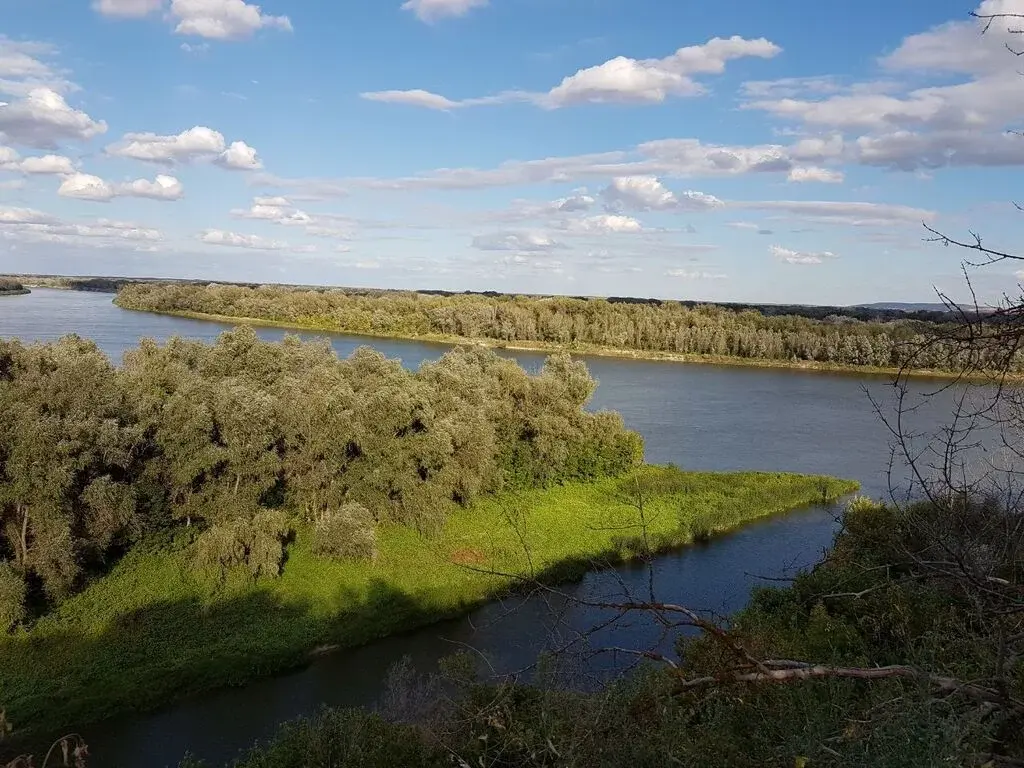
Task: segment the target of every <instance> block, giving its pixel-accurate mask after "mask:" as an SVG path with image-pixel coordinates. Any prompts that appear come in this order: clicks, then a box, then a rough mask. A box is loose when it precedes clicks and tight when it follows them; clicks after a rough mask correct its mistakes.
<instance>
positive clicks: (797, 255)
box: [768, 245, 836, 265]
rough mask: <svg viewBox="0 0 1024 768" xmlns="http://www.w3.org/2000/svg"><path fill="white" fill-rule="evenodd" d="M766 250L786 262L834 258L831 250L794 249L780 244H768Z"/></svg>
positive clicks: (799, 262) (813, 261)
mask: <svg viewBox="0 0 1024 768" xmlns="http://www.w3.org/2000/svg"><path fill="white" fill-rule="evenodd" d="M768 252H769V253H770V254H771V255H772V256H774V257H775V258H776V259H778V260H779V261H784V262H786V263H787V264H805V265H808V264H821V263H822V262H823V261H826V260H827V259H834V258H836V255H835V254H834V253H832V252H831V251H818V252H810V251H794V250H792V249H790V248H783V247H782V246H781V245H772V246H769V248H768Z"/></svg>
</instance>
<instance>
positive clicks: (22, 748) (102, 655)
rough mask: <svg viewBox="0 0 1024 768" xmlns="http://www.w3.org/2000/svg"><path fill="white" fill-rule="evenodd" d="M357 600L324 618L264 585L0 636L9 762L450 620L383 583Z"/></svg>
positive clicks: (2, 748)
mask: <svg viewBox="0 0 1024 768" xmlns="http://www.w3.org/2000/svg"><path fill="white" fill-rule="evenodd" d="M343 599H346V600H350V601H351V602H350V604H352V605H355V606H356V607H355V608H354V609H352V610H348V611H344V612H341V613H338V614H337V615H334V616H329V617H324V616H323V615H322V613H321V614H319V615H318V614H317V612H315V611H314V610H312V608H311V606H310V605H307V604H304V603H302V602H283V601H281V600H280V599H278V598H277V597H276V596H274V595H273V594H271V593H270V592H269V591H267V590H264V589H260V588H259V587H258V586H257V587H255V588H254V589H253V590H252V591H250V592H247V593H245V594H242V595H238V596H233V597H230V598H227V599H224V600H222V601H219V602H216V603H214V604H212V605H210V604H204V603H203V602H201V601H200V600H198V599H192V598H190V599H184V600H179V601H173V602H159V603H154V604H153V605H149V606H146V607H145V608H142V609H138V610H135V611H132V612H130V613H126V614H124V615H122V616H120V617H118V619H117V620H116V621H114V622H112V623H111V624H110V625H109V626H108V627H107V628H106V629H105V631H103V632H102V633H101V634H99V635H97V636H94V637H84V636H81V635H75V634H70V633H59V634H58V633H56V632H53V633H48V634H46V635H29V636H27V637H24V638H17V639H13V638H12V639H10V640H6V641H5V640H0V658H2V659H3V661H2V663H0V702H2V705H3V706H5V707H6V708H7V716H8V719H9V720H10V722H11V723H13V725H14V727H15V731H14V734H13V737H12V738H11V739H9V740H7V741H4V742H2V743H0V764H4V760H8V759H11V758H12V757H14V756H15V755H18V754H21V753H24V752H35V753H36V754H41V753H44V752H45V751H46V749H48V748H49V746H50V744H51V743H52V742H53V740H54V739H55V738H57V737H59V736H61V735H63V734H64V732H65V731H66V730H68V729H79V728H82V727H83V726H85V725H87V724H90V723H95V722H98V721H100V720H103V719H106V718H110V717H112V716H114V715H117V714H123V713H127V712H143V711H149V710H154V709H156V708H158V707H160V706H161V705H167V704H170V703H172V702H177V701H179V700H181V699H183V698H186V697H188V696H191V695H195V694H197V693H200V692H202V691H208V690H210V689H213V688H217V687H226V686H238V685H243V684H245V683H247V682H249V681H251V680H253V679H255V678H258V677H262V676H266V675H269V674H272V673H275V672H283V671H286V670H291V669H295V668H297V667H300V666H303V665H304V664H305V663H307V662H308V661H309V660H310V658H311V653H310V651H311V649H315V648H317V647H322V646H325V645H327V646H338V647H351V646H355V645H360V644H363V643H367V642H369V641H371V640H374V639H376V638H378V637H383V636H385V635H389V634H393V633H395V632H397V631H401V630H403V629H411V628H413V627H416V626H421V625H423V624H426V623H429V622H432V621H434V620H438V619H441V618H445V616H441V615H438V613H437V612H436V611H435V610H431V609H429V608H428V607H426V606H424V605H423V604H422V603H421V602H420V601H419V600H417V599H416V598H415V597H413V596H410V595H408V594H406V593H404V592H402V591H400V590H397V589H395V588H393V587H392V586H391V585H389V584H388V583H387V582H384V581H382V580H377V581H374V582H372V583H371V584H370V586H369V588H368V589H367V590H365V591H363V590H361V591H360V593H359V594H358V596H357V595H354V594H351V593H349V594H344V590H343Z"/></svg>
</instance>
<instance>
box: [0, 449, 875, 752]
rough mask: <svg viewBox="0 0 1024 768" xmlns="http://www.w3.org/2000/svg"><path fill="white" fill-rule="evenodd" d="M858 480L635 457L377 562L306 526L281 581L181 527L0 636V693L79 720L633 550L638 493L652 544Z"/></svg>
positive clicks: (384, 550)
mask: <svg viewBox="0 0 1024 768" xmlns="http://www.w3.org/2000/svg"><path fill="white" fill-rule="evenodd" d="M855 488H856V483H852V482H848V481H841V480H833V479H828V478H820V477H809V476H803V475H792V474H767V473H737V474H711V473H690V472H682V471H680V470H677V469H674V468H659V467H645V468H643V469H642V470H640V471H638V472H637V473H635V474H632V475H627V476H624V477H622V478H618V479H605V480H601V481H597V482H594V483H589V484H582V483H578V484H569V485H564V486H557V487H552V488H548V489H535V490H526V491H522V492H517V493H505V494H502V495H499V496H496V497H482V498H480V499H479V500H478V501H477V502H476V504H475V505H474V506H473V507H472V508H471V509H467V510H458V511H456V512H455V513H454V514H453V515H452V516H451V517H450V518H449V519H448V521H447V523H446V525H445V527H444V529H443V531H442V532H441V533H440V534H438V535H435V536H431V537H425V536H423V535H421V534H419V533H417V532H415V531H414V530H413V529H411V528H408V527H406V526H401V525H397V524H384V525H382V526H380V527H379V529H378V531H377V537H376V547H377V556H376V558H375V559H374V560H372V561H337V560H330V559H324V558H320V557H317V556H315V555H314V554H313V553H312V544H311V542H312V541H314V540H315V539H314V536H315V532H314V531H313V530H312V529H301V530H299V532H298V537H297V540H296V541H295V542H294V543H292V544H290V545H289V547H288V550H287V562H286V564H285V567H284V569H283V571H282V575H281V577H280V578H278V579H273V580H262V581H257V582H254V581H253V580H252V579H251V578H250V577H249V576H248V574H245V573H234V574H232V575H231V576H230V577H229V578H228V579H226V580H221V579H219V578H215V577H213V576H210V575H208V574H204V573H203V572H197V571H196V570H195V569H194V567H193V562H194V561H193V557H192V555H191V549H190V544H189V541H188V535H187V532H186V533H179V534H178V536H177V537H176V538H174V539H168V540H163V541H154V540H151V541H149V542H148V543H146V544H143V545H140V546H137V547H136V548H135V549H134V550H133V551H131V552H130V553H129V554H128V555H127V556H126V557H125V558H124V559H123V560H122V561H121V562H120V563H119V564H118V565H117V566H116V567H115V568H114V569H113V571H112V572H111V573H110V574H109V575H108V576H106V577H105V578H103V579H102V580H100V581H98V582H96V583H94V584H92V585H91V586H90V587H89V588H88V589H86V590H85V591H84V592H82V593H81V594H79V595H77V596H75V597H72V598H71V599H69V600H68V601H66V602H65V603H63V604H62V605H61V606H60V607H59V608H58V609H57V610H56V611H55V612H53V613H52V614H50V615H49V616H47V617H44V618H43V619H41V620H40V621H39V622H38V623H37V624H36V625H35V627H34V628H33V629H32V630H31V631H25V630H22V631H20V632H18V633H16V634H14V635H10V636H7V637H3V638H0V658H2V659H3V664H2V665H0V691H2V693H3V699H4V705H5V706H6V707H7V711H8V715H9V717H10V720H11V722H13V723H16V724H17V726H18V727H19V728H21V729H30V730H33V731H35V732H36V733H39V732H41V731H47V730H49V729H57V728H60V727H63V726H66V725H71V724H74V725H78V726H80V725H82V724H84V723H85V722H87V721H91V720H97V719H101V718H103V717H106V716H109V715H112V714H114V713H115V712H117V711H119V710H125V709H131V708H137V709H141V708H146V707H150V706H153V705H156V704H159V703H162V702H165V701H166V700H168V699H171V698H173V697H175V696H180V695H183V694H186V693H188V692H193V691H197V690H201V689H205V688H211V687H214V686H221V685H228V684H239V683H242V682H245V681H247V680H249V679H252V678H254V677H256V676H258V675H263V674H267V673H269V672H272V671H276V670H280V669H282V668H285V667H288V666H290V665H295V664H300V663H302V661H303V660H304V659H305V658H306V655H307V653H308V652H309V651H310V649H313V648H315V647H317V646H321V645H324V644H337V645H341V646H346V645H354V644H359V643H364V642H367V641H369V640H372V639H374V638H377V637H381V636H384V635H387V634H389V633H392V632H395V631H397V630H402V629H408V628H411V627H414V626H417V625H421V624H424V623H427V622H430V621H434V620H437V619H440V618H442V617H447V616H453V615H456V614H459V613H462V612H464V611H466V610H468V609H469V608H470V607H472V606H475V605H477V604H479V603H480V602H481V601H484V600H486V599H488V598H491V597H493V596H495V595H496V594H498V593H500V592H502V591H504V590H508V589H509V588H511V587H514V586H515V584H516V582H515V581H514V580H512V579H509V578H505V577H502V576H499V575H495V574H494V573H481V572H480V571H481V570H483V571H492V572H502V573H515V574H521V575H523V576H531V575H532V576H536V577H538V578H543V579H551V580H555V579H569V578H573V577H578V576H580V575H582V573H583V572H584V571H585V570H587V569H588V568H592V567H594V566H595V564H600V563H601V562H602V561H615V560H618V559H620V558H623V557H629V556H631V553H634V552H635V551H636V550H637V548H638V547H637V542H636V540H635V535H633V533H632V531H630V530H628V529H626V530H624V526H630V525H637V524H639V511H638V500H639V499H638V495H637V490H638V489H639V491H640V496H642V498H643V506H644V517H645V518H646V521H647V525H648V529H649V541H650V542H651V545H652V547H671V546H676V545H681V544H684V543H686V542H688V541H690V540H691V539H692V538H693V537H694V536H705V535H707V534H708V533H712V532H715V531H724V530H728V529H730V528H734V527H736V526H739V525H741V524H742V523H745V522H747V521H750V520H753V519H756V518H760V517H765V516H768V515H772V514H776V513H781V512H785V511H788V510H791V509H794V508H798V507H801V506H804V505H807V504H809V503H812V502H817V501H821V500H822V498H823V497H824V498H828V499H835V498H837V497H839V496H841V495H844V494H847V493H850V492H852V491H853V490H855ZM610 528H616V529H618V530H609V529H610ZM630 538H632V539H633V540H632V541H630V540H629V539H630ZM524 542H525V544H526V546H527V547H528V549H529V558H527V557H526V554H525V552H524V549H523V543H524ZM531 564H532V567H533V569H534V571H533V572H532V573H531V570H530V565H531Z"/></svg>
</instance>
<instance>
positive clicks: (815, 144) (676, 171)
mask: <svg viewBox="0 0 1024 768" xmlns="http://www.w3.org/2000/svg"><path fill="white" fill-rule="evenodd" d="M1022 145H1024V143H1022ZM838 152H841V142H840V145H839V146H838V147H837V145H836V142H835V140H834V139H833V138H828V139H816V140H814V141H808V140H801V141H799V142H797V143H796V144H794V145H792V146H791V147H787V146H783V145H778V144H765V145H756V146H749V147H742V146H728V145H718V144H703V143H702V142H701V141H700V140H698V139H661V140H658V141H649V142H645V143H643V144H640V145H638V146H636V147H634V148H633V149H632V150H629V151H613V152H601V153H594V154H587V155H569V156H563V157H548V158H543V159H540V160H510V161H507V162H504V163H502V164H500V165H498V166H496V167H494V168H439V169H436V170H433V171H429V172H427V173H423V174H420V175H417V176H406V177H399V178H391V179H387V178H348V179H323V178H307V179H303V178H297V179H289V178H282V177H279V176H271V175H268V174H261V175H259V176H257V177H255V178H254V179H253V182H254V183H257V184H260V185H261V186H265V187H269V188H281V189H292V190H299V191H301V192H302V193H303V194H306V195H309V196H311V197H316V198H321V197H335V196H345V195H348V194H349V193H350V190H351V188H354V187H360V188H364V189H375V190H389V191H404V190H424V189H486V188H492V187H504V186H523V185H530V184H544V183H559V184H561V183H566V182H577V181H585V180H591V179H602V180H603V179H608V178H615V177H621V176H661V177H665V178H682V177H693V176H711V177H717V176H739V175H742V174H746V173H788V172H789V170H790V169H791V168H792V167H793V166H794V165H795V164H796V162H797V161H801V162H820V161H821V160H823V159H826V157H827V159H833V158H834V157H835V156H836V153H838Z"/></svg>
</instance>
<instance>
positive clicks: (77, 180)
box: [57, 173, 185, 203]
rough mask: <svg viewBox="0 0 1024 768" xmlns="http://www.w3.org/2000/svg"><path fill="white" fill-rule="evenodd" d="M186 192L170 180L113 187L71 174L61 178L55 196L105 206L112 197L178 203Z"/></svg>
mask: <svg viewBox="0 0 1024 768" xmlns="http://www.w3.org/2000/svg"><path fill="white" fill-rule="evenodd" d="M184 193H185V190H184V187H183V186H182V184H181V182H180V181H178V180H177V179H176V178H174V177H173V176H164V175H159V176H157V177H156V179H155V180H153V181H149V180H147V179H136V180H135V181H129V182H125V183H123V184H112V183H110V182H108V181H105V180H103V179H101V178H100V177H99V176H92V175H90V174H87V173H73V174H69V175H67V176H65V177H64V180H63V182H62V183H61V185H60V188H59V189H58V190H57V194H58V195H60V196H61V197H68V198H73V199H75V200H90V201H93V202H101V203H106V202H110V201H111V200H113V199H114V198H115V197H144V198H149V199H151V200H180V199H181V197H182V196H183V195H184Z"/></svg>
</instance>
